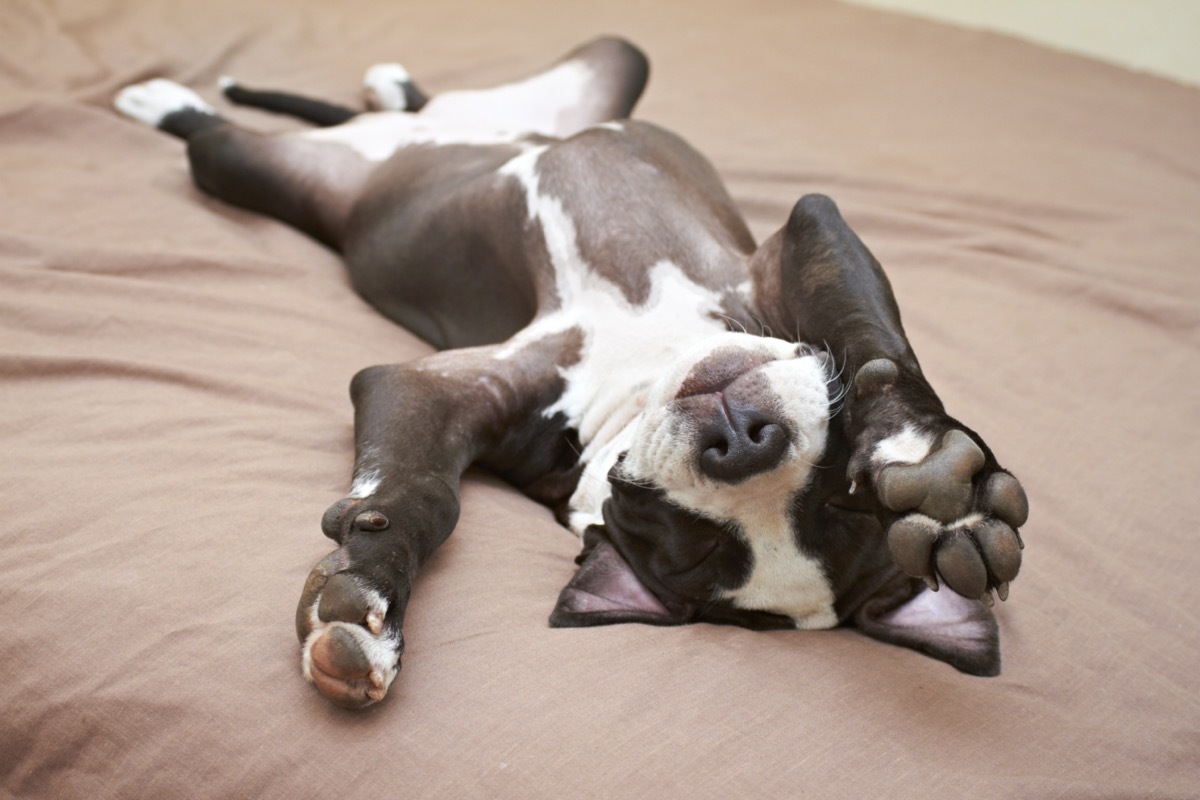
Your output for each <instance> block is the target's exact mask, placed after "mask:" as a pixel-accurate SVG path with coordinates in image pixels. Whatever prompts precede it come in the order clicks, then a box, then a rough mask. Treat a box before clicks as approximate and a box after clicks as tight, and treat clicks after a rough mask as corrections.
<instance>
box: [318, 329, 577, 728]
mask: <svg viewBox="0 0 1200 800" xmlns="http://www.w3.org/2000/svg"><path fill="white" fill-rule="evenodd" d="M578 346H579V343H578V341H577V337H575V336H574V335H573V334H569V333H566V334H554V335H550V336H548V337H546V338H544V339H541V340H538V341H535V342H533V343H531V344H528V345H526V346H525V347H524V348H521V349H520V350H519V351H518V352H509V350H506V349H505V348H504V347H502V346H501V347H497V346H489V347H484V348H470V349H464V350H453V351H446V352H443V353H438V354H435V355H432V356H429V357H428V358H426V359H423V360H422V361H419V362H415V363H411V364H403V365H399V366H388V367H373V368H371V369H367V370H364V371H363V372H361V373H359V374H358V375H357V376H356V377H355V378H354V381H353V383H352V385H351V395H352V398H353V400H354V409H355V451H356V460H355V469H354V480H353V483H352V486H351V489H350V493H349V496H348V497H346V498H345V499H343V500H340V501H338V502H337V503H335V504H333V506H331V507H330V508H329V510H328V511H327V512H326V513H325V516H324V518H323V520H322V528H323V530H324V531H325V533H326V535H328V536H329V537H330V538H332V539H334V540H335V541H336V542H337V543H338V545H339V547H338V549H337V550H335V551H334V552H333V553H331V554H330V555H329V556H327V557H326V558H325V559H323V560H322V561H321V562H320V563H318V564H317V565H316V567H315V568H314V569H313V571H312V573H311V574H310V575H309V578H308V580H307V582H306V584H305V586H304V590H303V593H302V595H301V597H300V602H299V605H298V607H297V611H296V632H297V635H298V636H299V638H300V642H301V645H302V663H303V670H304V674H305V677H306V678H308V679H309V680H311V681H312V682H313V683H314V684H315V685H316V686H317V688H318V689H319V690H320V692H321V693H322V694H324V695H325V696H326V697H327V698H329V699H330V700H332V701H333V702H335V703H338V704H339V705H343V706H347V707H352V708H357V707H362V706H365V705H369V704H370V703H373V702H377V701H378V700H381V699H382V698H383V697H384V695H385V694H386V692H387V689H388V686H389V685H390V683H391V682H392V680H393V678H394V677H395V676H396V673H397V671H398V670H399V658H400V654H401V652H402V651H403V647H404V639H403V636H402V632H401V629H402V625H403V621H404V613H405V609H406V608H407V605H408V600H409V595H410V592H411V590H412V586H413V579H414V577H415V576H416V574H417V571H418V570H419V569H420V567H421V566H422V565H423V564H425V563H426V561H427V560H428V558H429V556H430V555H431V554H432V553H433V552H434V550H435V549H436V548H437V547H438V545H440V544H441V543H442V542H443V541H444V540H445V539H446V537H447V536H449V535H450V532H451V531H452V530H453V528H454V525H455V522H456V521H457V518H458V513H459V481H460V477H461V475H462V472H463V470H465V469H466V467H467V466H468V465H469V464H471V463H472V462H476V461H479V462H481V463H483V464H485V465H487V466H489V467H491V468H493V469H496V470H497V472H499V473H500V474H501V475H504V476H505V477H510V478H511V477H514V473H513V472H511V471H510V470H515V471H519V470H521V469H524V468H527V467H528V464H520V463H518V462H519V461H521V459H520V458H517V457H516V456H513V455H512V454H514V453H524V454H525V457H524V460H525V461H527V460H528V453H529V452H530V451H531V450H533V451H535V452H539V453H550V452H554V451H556V450H559V451H563V453H564V454H565V453H566V451H567V450H569V447H570V442H569V441H568V440H567V439H566V438H565V437H564V435H563V424H562V422H561V420H555V419H552V418H547V417H545V416H544V415H543V414H541V413H539V411H540V409H541V408H544V407H545V406H547V405H549V404H550V403H551V402H552V401H553V399H554V398H555V397H556V396H557V393H559V392H561V390H562V378H561V376H560V375H559V373H558V371H557V370H556V369H555V368H554V363H555V362H557V361H558V360H559V359H560V358H561V357H563V354H564V352H565V351H566V350H568V349H570V348H578ZM517 482H518V483H519V482H520V479H519V477H518V479H517Z"/></svg>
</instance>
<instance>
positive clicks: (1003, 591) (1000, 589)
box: [996, 581, 1008, 603]
mask: <svg viewBox="0 0 1200 800" xmlns="http://www.w3.org/2000/svg"><path fill="white" fill-rule="evenodd" d="M996 596H997V597H999V598H1000V602H1002V603H1003V602H1005V601H1007V600H1008V581H1004V582H1002V583H998V584H996Z"/></svg>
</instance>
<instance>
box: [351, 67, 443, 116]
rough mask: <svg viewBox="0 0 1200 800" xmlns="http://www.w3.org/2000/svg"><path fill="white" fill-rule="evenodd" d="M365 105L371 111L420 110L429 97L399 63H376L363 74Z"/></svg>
mask: <svg viewBox="0 0 1200 800" xmlns="http://www.w3.org/2000/svg"><path fill="white" fill-rule="evenodd" d="M363 89H364V92H365V94H366V99H367V107H368V108H370V109H371V110H373V111H420V110H421V108H422V107H423V106H424V105H425V103H427V102H428V101H429V98H428V97H427V96H426V95H425V93H424V92H422V91H421V90H420V89H419V88H417V85H416V84H415V83H414V82H413V79H412V76H410V75H409V74H408V70H406V69H405V68H404V67H403V66H401V65H400V64H376V65H375V66H373V67H371V68H370V69H368V70H367V74H366V75H365V76H363Z"/></svg>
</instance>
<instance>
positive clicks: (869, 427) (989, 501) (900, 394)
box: [851, 359, 1029, 605]
mask: <svg viewBox="0 0 1200 800" xmlns="http://www.w3.org/2000/svg"><path fill="white" fill-rule="evenodd" d="M857 383H858V387H857V390H856V392H857V394H858V400H859V401H860V422H861V424H862V430H861V432H860V433H859V436H858V448H857V450H858V453H857V455H856V457H855V458H854V459H853V460H852V467H851V473H852V474H851V478H852V479H854V480H862V481H869V482H870V483H871V484H872V485H873V487H874V493H875V496H876V498H877V500H878V503H879V505H880V506H881V511H882V516H883V517H884V519H885V520H887V522H888V523H889V524H888V528H887V542H888V548H889V550H890V551H891V553H892V557H893V558H894V559H895V561H896V564H897V566H899V567H900V569H902V570H903V571H904V572H905V573H906V574H908V575H910V576H912V577H914V578H920V579H921V580H923V581H924V582H925V583H926V584H927V585H928V586H929V588H930V589H933V590H935V591H936V590H937V589H938V588H939V586H940V585H943V584H944V585H946V586H948V587H950V588H951V589H952V590H954V591H955V592H957V593H959V594H961V595H963V596H965V597H971V598H978V599H980V600H982V601H983V602H985V603H987V604H989V605H990V604H991V603H992V591H993V590H995V592H996V594H997V595H998V596H999V597H1000V599H1001V600H1005V599H1007V598H1008V584H1009V581H1011V580H1012V579H1013V578H1015V577H1016V576H1017V572H1018V571H1019V570H1020V567H1021V551H1022V549H1023V548H1024V544H1023V543H1022V541H1021V537H1020V533H1019V529H1020V527H1021V526H1022V525H1024V524H1025V521H1026V519H1027V518H1028V516H1029V503H1028V501H1027V499H1026V497H1025V491H1024V489H1023V488H1022V487H1021V484H1020V482H1019V481H1018V480H1017V479H1016V478H1015V477H1013V476H1012V475H1011V474H1010V473H1008V472H1006V471H1004V470H1003V469H1001V468H1000V466H999V465H998V464H997V463H996V462H995V460H994V459H993V458H992V457H991V456H990V454H989V453H987V452H985V449H984V447H981V445H980V443H979V442H978V441H977V440H976V439H974V438H973V437H972V435H971V434H969V433H967V432H966V431H965V430H962V429H961V428H960V427H959V426H958V425H957V423H955V422H954V421H953V420H951V419H950V418H948V417H946V416H945V415H944V413H941V411H940V403H938V404H936V406H934V405H931V404H928V403H923V402H921V401H920V398H919V394H920V392H919V389H918V388H915V387H914V385H913V384H911V383H909V384H906V383H905V382H903V381H902V380H900V376H899V374H898V371H897V369H896V367H895V364H893V363H892V362H890V361H886V360H883V359H880V360H878V361H874V362H870V363H868V364H867V365H865V366H864V367H863V369H862V370H860V372H859V379H858V381H857ZM910 394H911V395H912V396H911V397H910V396H908V395H910ZM864 409H869V410H867V411H866V412H865V414H864V413H862V411H863V410H864ZM863 417H865V418H863ZM897 428H898V429H897ZM884 431H889V432H888V433H887V434H886V435H884Z"/></svg>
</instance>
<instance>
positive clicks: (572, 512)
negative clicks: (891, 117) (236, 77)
mask: <svg viewBox="0 0 1200 800" xmlns="http://www.w3.org/2000/svg"><path fill="white" fill-rule="evenodd" d="M647 75H648V65H647V62H646V59H645V57H644V56H643V55H642V54H641V53H640V52H639V51H638V50H637V49H636V48H635V47H633V46H632V45H630V44H629V43H627V42H625V41H622V40H619V39H613V38H604V39H598V40H595V41H592V42H589V43H587V44H585V45H583V46H581V47H579V48H577V49H576V50H574V51H573V52H572V53H570V54H569V55H567V56H566V57H565V58H563V59H562V60H560V61H559V62H557V63H556V64H554V65H553V66H551V67H550V68H549V69H547V70H546V71H543V72H541V73H539V74H537V75H534V76H532V77H530V78H527V79H526V80H524V81H521V82H518V83H514V84H510V85H506V86H501V87H498V88H494V89H488V90H484V91H468V92H449V93H445V94H440V95H437V96H435V97H433V98H431V99H430V98H426V96H425V95H424V93H423V92H421V91H420V89H418V88H417V86H416V84H415V83H414V82H413V81H412V80H411V78H410V77H409V76H408V74H407V72H406V71H404V69H403V68H401V67H399V66H397V65H383V66H379V67H375V68H373V69H372V70H371V71H370V72H368V77H367V95H368V101H369V103H370V104H371V105H372V106H373V108H374V110H373V111H369V112H365V113H360V112H358V111H355V110H351V109H345V108H341V107H338V106H334V105H331V104H327V103H321V102H319V101H314V100H309V99H306V98H302V97H299V96H295V95H282V94H278V93H264V92H255V91H253V90H249V89H246V88H244V87H242V86H239V85H238V84H237V83H236V82H233V81H229V80H226V81H224V82H223V86H224V89H225V92H226V95H227V96H228V97H229V98H230V99H232V100H235V101H238V102H242V103H247V104H253V105H259V106H262V107H266V108H273V109H276V110H280V111H286V112H290V113H293V114H295V115H298V116H301V117H303V118H306V119H308V120H309V121H313V122H316V123H318V124H320V125H322V126H323V127H319V128H314V129H311V130H304V131H301V132H293V133H285V134H282V135H274V136H264V135H259V134H257V133H253V132H250V131H247V130H245V129H243V128H240V127H238V126H236V125H234V124H232V123H230V122H228V121H226V120H225V119H223V118H222V117H220V116H219V115H218V114H217V113H216V112H215V111H214V110H213V109H212V108H211V107H210V106H209V105H208V104H206V103H205V102H204V101H203V100H202V99H201V98H200V97H199V96H198V95H196V94H195V93H194V92H193V91H191V90H190V89H187V88H185V87H182V86H179V85H178V84H174V83H171V82H168V81H163V80H156V81H150V82H148V83H145V84H140V85H136V86H131V87H129V88H127V89H125V90H124V91H123V92H122V93H121V94H120V95H119V96H118V98H117V101H116V105H117V107H118V109H119V110H121V111H122V112H123V113H125V114H126V115H128V116H130V117H133V118H135V119H137V120H140V121H142V122H144V123H146V124H148V125H151V126H153V127H156V128H159V129H161V130H163V131H166V132H168V133H171V134H174V135H176V136H179V137H181V138H183V139H185V140H186V141H187V153H188V158H189V159H190V162H191V168H192V174H193V176H194V178H195V181H196V183H197V184H198V185H199V186H200V188H201V189H203V190H205V191H206V192H209V193H211V194H213V195H215V196H216V197H218V198H221V199H223V200H225V201H228V202H230V203H233V204H236V205H239V206H242V207H245V208H249V209H252V210H255V211H259V212H262V213H264V214H267V215H270V216H272V217H275V218H278V219H280V220H283V221H285V222H287V223H290V224H291V225H293V226H295V227H296V228H298V229H300V230H301V231H304V232H306V233H308V234H310V235H312V236H314V237H316V238H317V239H319V240H321V241H322V242H325V243H326V244H328V245H329V246H330V247H332V248H335V249H336V250H337V251H338V252H340V253H341V254H342V255H343V257H344V259H345V262H346V265H347V267H348V269H349V273H350V276H351V278H352V280H353V283H354V285H355V287H356V288H357V289H358V291H359V292H361V294H362V295H363V296H364V297H365V298H366V299H367V300H368V301H370V302H371V303H372V304H374V305H375V306H376V307H377V308H378V309H379V310H380V311H381V312H382V313H383V314H385V315H387V316H388V317H390V318H391V319H393V320H395V321H396V322H398V323H400V324H401V325H404V326H405V327H407V328H409V329H410V330H412V331H413V332H415V333H416V334H418V335H420V336H421V337H423V338H424V339H426V340H427V341H429V342H431V343H432V344H434V345H435V346H437V347H438V348H440V349H441V352H439V353H436V354H434V355H431V356H429V357H427V358H423V359H420V360H417V361H415V362H411V363H405V364H397V365H391V366H376V367H370V368H368V369H364V370H363V371H362V372H360V373H359V374H358V375H357V376H356V377H355V378H354V380H353V382H352V385H351V395H352V398H353V401H354V407H355V429H356V466H355V471H354V476H353V478H352V481H351V488H350V491H349V493H348V495H347V497H345V498H344V499H342V500H339V501H338V502H336V503H334V505H333V506H332V507H331V508H330V509H329V510H328V511H327V512H326V513H325V516H324V518H323V521H322V525H323V529H324V531H325V533H326V534H327V535H329V536H330V537H331V538H332V539H334V540H335V541H336V542H337V544H338V548H337V549H336V550H335V551H334V552H333V553H331V554H330V555H329V556H328V557H326V558H325V559H323V560H322V561H321V562H320V563H318V564H317V565H316V567H315V568H314V569H313V571H312V573H311V574H310V576H309V578H308V581H307V583H306V585H305V587H304V589H303V591H302V594H301V599H300V603H299V607H298V610H297V617H296V627H297V633H298V635H299V638H300V641H301V645H302V664H303V671H304V674H305V676H306V677H307V678H309V679H310V680H311V681H313V683H315V684H316V686H317V688H318V689H319V690H320V691H321V692H322V694H324V695H325V696H327V697H328V698H329V699H330V700H332V701H334V702H336V703H339V704H342V705H346V706H351V707H359V706H363V705H367V704H370V703H373V702H376V701H378V700H380V699H382V698H383V697H384V695H385V694H386V692H387V690H388V687H389V685H390V684H391V682H392V681H393V679H394V678H395V676H396V674H397V672H398V670H399V659H400V654H401V652H402V650H403V636H402V623H403V618H404V611H405V608H406V607H407V605H408V601H409V595H410V591H411V588H412V581H413V578H414V576H415V574H416V573H417V570H418V569H419V568H420V566H421V565H422V564H423V563H424V562H425V561H426V559H427V558H428V557H429V555H430V554H431V553H432V552H433V550H434V549H435V548H436V547H437V546H438V545H439V544H440V543H441V542H442V541H444V540H445V539H446V537H447V536H449V535H450V533H451V531H452V530H453V529H454V526H455V522H456V520H457V518H458V512H459V481H460V477H461V475H462V473H463V471H464V470H465V469H466V468H467V467H468V466H469V465H471V464H479V465H482V466H484V467H486V468H488V469H491V470H493V471H494V472H496V473H497V474H499V475H501V476H503V477H504V478H506V479H507V480H509V481H510V482H511V483H513V484H514V485H515V486H517V487H519V488H520V489H521V490H523V491H525V492H526V493H528V494H529V495H530V496H532V497H534V498H537V499H539V500H541V501H543V502H545V503H547V504H549V505H550V506H552V507H553V508H555V509H556V511H557V512H558V514H559V516H560V519H561V520H562V521H563V522H564V524H566V525H568V526H569V527H570V528H571V530H573V531H574V532H575V533H576V534H578V535H579V536H580V537H581V540H582V545H583V547H582V553H581V555H580V558H579V564H580V566H579V570H578V572H577V574H576V575H575V576H574V577H573V578H572V579H571V580H570V582H569V583H568V584H567V586H566V587H565V588H564V589H563V591H562V593H561V595H560V596H559V599H558V604H557V606H556V607H555V609H554V611H553V613H552V615H551V617H550V622H551V624H552V625H556V626H579V625H599V624H607V623H615V622H629V621H637V622H644V623H650V624H665V625H671V624H682V623H689V622H697V621H708V622H718V623H732V624H738V625H744V626H747V627H751V628H830V627H833V626H835V625H839V624H848V625H854V626H856V627H857V628H859V629H860V630H862V631H863V632H864V633H866V634H868V635H870V636H873V637H875V638H878V639H881V640H884V641H888V642H893V643H896V644H900V645H904V646H908V647H912V648H915V649H918V650H921V651H923V652H926V653H929V654H930V655H933V656H935V657H936V658H939V659H942V660H944V661H947V662H949V663H951V664H953V665H954V666H955V667H957V668H959V669H961V670H964V671H966V672H970V673H974V674H981V675H993V674H996V673H997V672H998V671H999V666H1000V659H999V644H998V632H997V626H996V623H995V620H994V617H993V615H992V613H991V611H990V609H989V607H990V606H991V604H992V592H993V591H996V592H997V593H998V594H999V595H1000V597H1001V598H1002V599H1003V598H1005V597H1006V596H1007V593H1008V582H1009V581H1010V580H1011V579H1012V578H1013V577H1015V576H1016V573H1017V569H1018V567H1019V565H1020V558H1021V548H1022V544H1021V540H1020V537H1019V535H1018V533H1017V529H1018V528H1019V527H1020V526H1021V525H1022V524H1024V522H1025V519H1026V516H1027V504H1026V501H1025V497H1024V493H1023V491H1022V489H1021V486H1020V484H1019V483H1018V482H1017V481H1016V479H1015V478H1013V477H1012V476H1011V475H1010V474H1009V473H1008V472H1006V471H1004V470H1003V469H1002V468H1001V467H1000V466H999V464H998V463H997V462H996V460H995V458H994V457H993V455H992V453H991V451H990V450H989V449H988V447H987V445H986V444H985V443H984V442H983V440H982V439H981V438H980V437H979V436H978V435H976V434H975V433H973V432H972V431H970V430H969V429H967V428H966V427H964V426H963V425H962V424H961V423H959V422H957V421H956V420H954V419H952V418H951V417H949V416H948V415H947V414H946V412H945V410H944V408H943V406H942V403H941V401H940V400H939V399H938V397H937V395H936V393H935V392H934V390H933V389H932V387H930V385H929V384H928V382H927V381H926V380H925V378H924V376H923V374H922V372H921V368H920V366H919V364H918V362H917V359H916V356H915V355H914V353H913V351H912V349H911V347H910V346H909V343H908V340H907V338H906V337H905V335H904V331H903V328H902V326H901V324H900V315H899V311H898V309H897V307H896V303H895V300H894V298H893V296H892V292H891V289H890V286H889V284H888V281H887V278H886V277H885V276H884V274H883V272H882V270H881V269H880V267H879V265H878V263H877V262H876V261H875V259H874V258H873V257H872V256H871V254H870V252H869V251H868V250H867V249H866V247H865V246H864V245H863V243H862V242H861V241H860V240H859V239H858V237H857V236H856V235H855V234H854V233H853V232H852V231H851V230H850V228H849V227H848V226H847V225H846V223H845V222H844V220H843V219H842V217H841V216H840V214H839V212H838V210H837V207H836V206H835V205H834V203H833V202H832V201H831V200H829V199H828V198H825V197H821V196H816V195H808V196H805V197H802V198H801V199H800V200H799V201H798V202H797V203H796V205H795V207H794V208H793V210H792V213H791V215H790V217H789V218H788V220H787V221H786V223H785V224H784V226H783V227H782V228H781V229H780V230H779V231H778V232H777V233H775V234H774V235H773V236H771V237H769V238H768V239H767V240H766V241H765V242H763V243H762V244H756V243H755V241H754V240H753V238H752V237H751V235H750V232H749V231H748V229H747V227H746V225H745V223H744V222H743V221H742V218H741V217H740V215H739V214H738V212H737V210H736V209H735V207H734V205H733V202H732V201H731V199H730V198H729V196H728V194H727V193H726V191H725V189H724V188H723V186H722V184H721V182H720V180H719V178H718V177H717V175H716V172H715V171H714V169H713V168H712V167H711V166H710V165H709V164H708V162H706V161H705V160H704V158H703V157H702V156H700V155H699V154H698V153H696V152H695V151H694V150H693V149H692V148H691V147H689V146H688V145H687V143H686V142H684V141H683V140H682V139H681V138H679V137H678V136H676V135H675V134H672V133H669V132H667V131H665V130H663V129H661V128H658V127H656V126H654V125H652V124H649V123H646V122H637V121H632V120H629V119H628V115H629V113H630V112H631V110H632V109H633V106H634V104H635V103H636V101H637V100H638V98H639V96H640V95H641V92H642V90H643V88H644V85H645V83H646V79H647ZM748 331H749V332H748ZM760 332H761V335H760ZM939 589H941V591H938V590H939Z"/></svg>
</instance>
